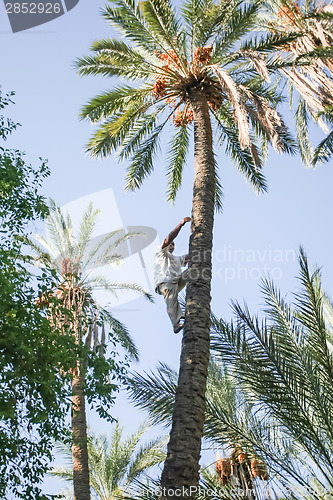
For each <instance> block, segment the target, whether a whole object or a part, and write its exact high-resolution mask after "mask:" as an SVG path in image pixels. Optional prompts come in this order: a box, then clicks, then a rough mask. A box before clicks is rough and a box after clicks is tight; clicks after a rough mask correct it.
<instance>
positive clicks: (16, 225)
mask: <svg viewBox="0 0 333 500" xmlns="http://www.w3.org/2000/svg"><path fill="white" fill-rule="evenodd" d="M11 95H12V94H10V95H9V96H3V95H2V94H1V93H0V109H1V108H4V106H6V105H7V104H9V103H10V102H11V100H10V96H11ZM15 127H16V125H15V124H14V123H13V122H11V121H10V120H7V119H6V118H5V117H3V116H1V117H0V136H1V138H2V139H5V138H6V137H7V136H8V134H9V133H10V132H11V131H13V130H14V129H15ZM48 175H49V169H48V167H47V165H46V163H45V162H41V165H40V166H39V167H36V168H34V167H32V166H31V165H28V164H26V162H25V160H24V155H23V153H21V152H20V151H16V150H15V151H14V150H8V149H5V148H4V147H2V146H1V147H0V220H1V228H0V232H1V243H0V498H8V496H9V495H10V494H15V495H16V497H17V498H22V499H25V500H29V499H36V500H37V499H44V498H46V496H44V495H42V494H41V492H40V489H39V488H38V483H39V482H40V480H41V479H42V477H43V475H44V474H45V473H46V471H47V470H48V464H49V461H50V459H51V458H52V453H51V451H52V439H59V438H61V437H62V436H64V432H65V427H64V418H65V415H66V413H67V409H68V396H69V393H68V379H67V377H66V376H65V375H64V370H67V369H68V368H69V366H71V364H72V363H73V360H74V359H75V355H76V354H75V353H76V351H75V345H74V342H73V341H72V338H71V337H69V336H66V335H65V336H60V335H59V332H57V331H55V330H51V328H50V326H49V322H48V321H47V319H46V317H45V314H44V313H42V312H41V311H40V310H39V309H38V308H37V306H36V289H38V290H39V293H40V294H41V293H43V291H45V289H46V288H48V287H50V286H52V282H53V277H52V275H46V274H41V275H40V276H39V278H38V279H37V280H36V279H35V278H34V277H33V276H32V275H31V273H30V272H29V271H28V270H27V268H26V267H24V266H23V265H22V264H21V263H20V262H19V261H18V256H19V255H20V253H21V243H20V242H19V241H18V240H17V239H16V236H17V235H22V234H24V232H25V231H27V225H28V223H29V222H30V221H33V220H35V219H36V218H38V217H43V216H45V214H47V213H48V208H47V206H46V204H45V202H44V199H43V197H42V196H41V195H40V194H39V192H38V191H39V188H40V186H41V184H42V182H43V180H44V179H45V177H47V176H48Z"/></svg>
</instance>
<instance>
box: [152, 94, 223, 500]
mask: <svg viewBox="0 0 333 500" xmlns="http://www.w3.org/2000/svg"><path fill="white" fill-rule="evenodd" d="M190 99H191V105H192V109H193V115H194V135H195V140H194V143H195V158H194V186H193V205H192V227H191V238H190V251H189V255H190V259H189V262H190V264H189V275H190V282H189V284H188V286H187V295H186V319H185V327H184V336H183V345H182V352H181V359H180V370H179V379H178V388H177V393H176V398H175V406H174V412H173V419H172V421H173V424H172V430H171V433H170V441H169V445H168V453H167V458H166V461H165V465H164V470H163V473H162V478H161V487H162V497H163V498H172V497H174V490H175V489H180V491H178V492H177V496H179V495H178V493H179V494H180V498H182V497H186V498H188V496H190V497H194V496H195V487H196V486H197V485H198V482H199V465H198V464H199V459H200V451H201V438H202V433H203V425H204V420H205V392H206V381H207V369H208V362H209V351H210V333H209V332H210V300H211V296H210V283H211V248H212V231H213V221H214V197H215V171H214V154H213V145H212V128H211V123H210V117H209V108H208V102H207V98H206V96H205V95H204V94H203V93H202V92H200V90H199V89H198V90H195V91H193V92H192V95H191V97H190ZM168 490H169V493H168Z"/></svg>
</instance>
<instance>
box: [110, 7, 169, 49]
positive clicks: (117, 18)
mask: <svg viewBox="0 0 333 500" xmlns="http://www.w3.org/2000/svg"><path fill="white" fill-rule="evenodd" d="M114 3H115V5H116V7H111V5H106V6H105V7H104V8H103V10H102V15H103V17H104V18H105V19H106V20H107V21H109V22H110V23H111V24H112V25H113V26H114V27H116V28H117V29H119V30H120V31H121V33H122V34H123V35H124V36H125V38H128V39H129V40H131V41H133V42H135V43H137V44H138V45H139V46H141V47H143V48H144V49H145V50H146V51H147V52H150V53H152V52H154V50H157V49H159V48H160V47H161V46H160V44H159V43H158V40H157V39H156V38H155V36H154V34H153V33H152V32H151V30H150V29H149V28H148V26H147V23H146V21H145V19H144V15H143V12H142V7H141V4H140V3H139V2H138V3H137V2H136V1H135V0H117V1H116V2H114Z"/></svg>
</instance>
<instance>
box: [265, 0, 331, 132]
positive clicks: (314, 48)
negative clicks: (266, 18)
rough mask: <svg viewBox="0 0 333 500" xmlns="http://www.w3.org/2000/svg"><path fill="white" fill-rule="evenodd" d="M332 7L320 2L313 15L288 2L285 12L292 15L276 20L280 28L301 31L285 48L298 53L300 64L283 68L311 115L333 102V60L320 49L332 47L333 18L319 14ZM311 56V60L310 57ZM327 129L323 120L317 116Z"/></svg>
mask: <svg viewBox="0 0 333 500" xmlns="http://www.w3.org/2000/svg"><path fill="white" fill-rule="evenodd" d="M327 7H329V6H326V7H323V6H319V5H318V6H317V7H316V8H315V9H314V11H313V12H312V13H311V15H308V14H307V15H306V14H305V13H304V14H303V13H302V12H301V9H300V8H299V6H298V5H297V4H295V3H294V4H293V5H291V4H290V5H289V3H288V7H287V3H286V5H285V7H284V8H283V9H284V10H283V12H284V13H286V12H287V11H288V13H289V16H288V19H286V17H285V16H280V17H279V19H277V21H276V26H275V27H277V28H278V29H280V30H283V31H286V32H288V31H289V32H291V31H295V30H296V31H298V32H300V33H302V35H301V36H299V37H298V38H297V39H296V40H293V41H292V42H290V43H287V44H285V45H284V47H283V49H284V51H285V52H288V53H291V54H293V55H294V56H295V62H296V64H297V63H299V65H298V66H297V68H295V67H294V68H291V69H286V68H284V69H282V70H281V71H282V73H283V74H284V75H285V76H286V77H287V78H288V79H289V80H290V81H291V82H292V84H293V85H294V86H295V88H296V90H297V91H298V92H299V93H300V94H301V96H302V97H303V98H304V100H305V102H306V104H307V106H308V109H309V111H310V113H311V114H312V116H314V115H315V113H318V112H319V113H322V112H323V111H324V109H325V108H326V107H327V106H332V104H333V61H332V59H331V58H329V57H326V58H325V57H323V56H320V52H318V50H319V51H320V49H325V48H328V47H332V43H333V32H332V21H331V20H330V19H326V18H325V17H320V16H321V13H323V12H325V9H326V8H327ZM309 56H311V58H309ZM308 60H309V64H307V61H308ZM317 121H318V123H319V125H320V126H321V127H322V128H323V130H324V131H325V132H327V127H326V125H325V124H324V122H323V121H322V120H321V119H319V120H317Z"/></svg>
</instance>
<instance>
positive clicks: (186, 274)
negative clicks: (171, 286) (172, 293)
mask: <svg viewBox="0 0 333 500" xmlns="http://www.w3.org/2000/svg"><path fill="white" fill-rule="evenodd" d="M188 281H189V270H188V269H186V271H184V272H182V274H181V276H180V279H179V281H178V293H179V292H180V291H181V290H182V289H183V288H184V287H185V286H186V285H187V283H188Z"/></svg>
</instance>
